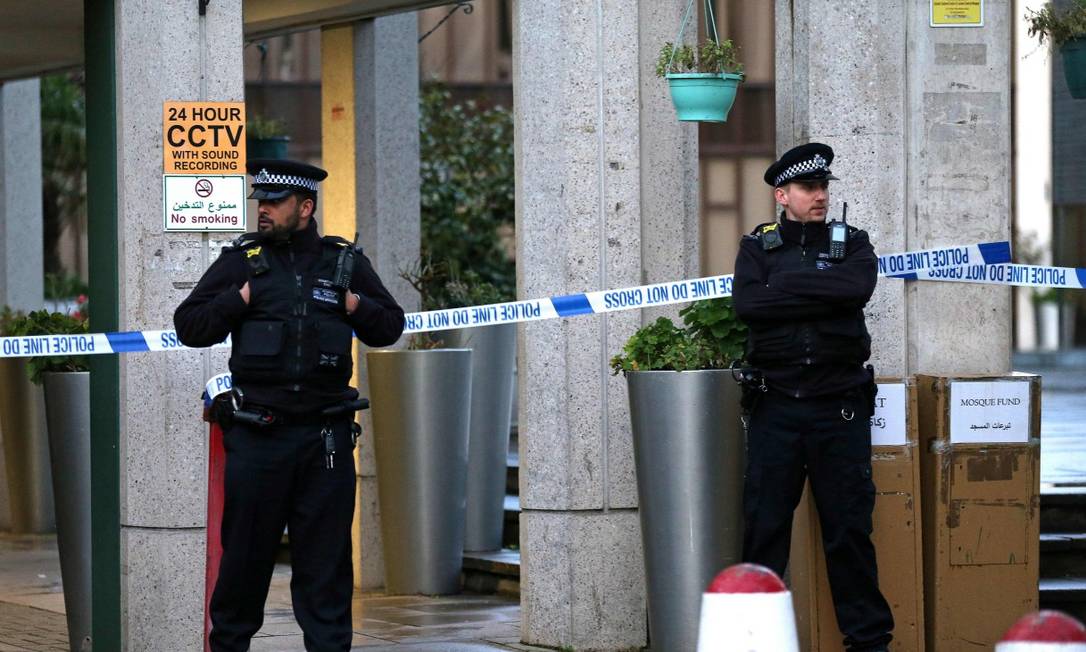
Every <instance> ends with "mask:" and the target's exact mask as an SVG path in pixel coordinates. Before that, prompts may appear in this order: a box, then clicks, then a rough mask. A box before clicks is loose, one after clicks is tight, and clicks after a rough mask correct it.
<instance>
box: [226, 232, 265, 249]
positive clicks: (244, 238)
mask: <svg viewBox="0 0 1086 652" xmlns="http://www.w3.org/2000/svg"><path fill="white" fill-rule="evenodd" d="M261 237H262V236H261V234H260V232H259V231H253V232H251V233H243V234H241V235H239V236H238V237H236V238H234V240H233V241H232V242H231V243H230V244H228V245H226V246H225V247H223V248H222V251H223V253H226V252H228V251H240V250H241V249H248V248H249V247H252V246H253V245H256V244H259V243H260V239H261Z"/></svg>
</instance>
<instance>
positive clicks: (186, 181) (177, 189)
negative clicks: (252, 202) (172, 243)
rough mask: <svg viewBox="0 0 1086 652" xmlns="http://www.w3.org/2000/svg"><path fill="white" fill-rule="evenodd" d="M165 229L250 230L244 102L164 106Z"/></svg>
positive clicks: (163, 187)
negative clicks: (246, 178) (246, 210)
mask: <svg viewBox="0 0 1086 652" xmlns="http://www.w3.org/2000/svg"><path fill="white" fill-rule="evenodd" d="M162 156H163V160H162V200H163V206H162V212H163V229H164V230H165V231H232V232H244V231H245V209H246V201H245V103H244V102H173V101H171V102H165V103H163V105H162Z"/></svg>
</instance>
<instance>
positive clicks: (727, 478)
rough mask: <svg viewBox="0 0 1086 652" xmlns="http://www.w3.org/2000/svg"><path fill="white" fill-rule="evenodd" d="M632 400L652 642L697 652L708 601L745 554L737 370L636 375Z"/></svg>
mask: <svg viewBox="0 0 1086 652" xmlns="http://www.w3.org/2000/svg"><path fill="white" fill-rule="evenodd" d="M626 379H627V386H628V389H629V392H630V418H631V421H632V425H633V443H634V459H635V464H636V468H637V495H638V506H639V507H638V511H639V514H640V517H641V539H642V542H643V545H644V554H645V579H646V584H647V589H648V609H649V638H650V640H651V641H652V649H653V650H654V651H657V652H685V651H687V650H694V649H695V648H696V647H697V635H698V618H699V614H700V610H701V594H702V592H704V591H705V588H706V587H707V586H708V585H709V582H710V580H712V578H713V577H714V576H715V575H716V574H717V573H719V572H720V571H721V570H723V569H724V568H725V567H727V566H730V565H732V564H735V563H738V562H739V561H740V558H741V556H742V546H743V538H742V537H743V535H742V528H743V509H742V508H743V474H744V466H745V460H746V446H745V440H744V436H743V429H742V424H741V422H740V420H739V396H740V392H739V387H738V386H737V385H736V383H735V381H734V380H732V375H731V372H730V371H728V370H705V371H682V372H678V371H636V372H629V373H628V374H627V376H626Z"/></svg>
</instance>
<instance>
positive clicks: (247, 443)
mask: <svg viewBox="0 0 1086 652" xmlns="http://www.w3.org/2000/svg"><path fill="white" fill-rule="evenodd" d="M247 167H248V171H249V173H250V174H252V175H253V184H252V187H253V192H252V194H251V195H250V196H249V197H250V199H256V200H257V207H258V222H257V225H258V226H257V228H258V231H257V232H255V233H247V234H245V235H244V236H242V237H240V238H238V239H237V240H236V241H235V242H234V245H233V246H230V247H226V248H224V249H223V252H222V255H220V256H219V258H218V259H217V260H216V261H215V262H214V263H213V264H212V265H211V267H210V268H209V269H208V270H207V272H206V273H205V274H204V276H203V278H201V279H200V282H199V283H198V284H197V285H196V288H195V289H193V291H192V294H190V295H189V297H188V298H187V299H185V301H184V302H182V303H181V305H180V306H178V308H177V311H176V312H175V313H174V325H175V327H176V328H177V335H178V337H179V339H180V340H181V342H183V343H184V344H186V345H188V346H211V345H212V344H217V343H219V342H222V341H223V340H225V339H226V336H227V335H229V336H230V337H231V343H232V350H231V355H230V371H231V373H232V375H233V384H234V388H235V390H234V392H233V393H232V394H230V395H223V396H224V398H226V399H227V401H226V403H225V404H224V403H223V402H222V401H220V402H219V403H218V404H217V405H216V407H215V412H216V414H217V416H218V418H219V420H220V423H223V425H224V435H225V436H224V445H225V448H226V478H225V486H224V491H225V505H224V511H223V522H222V543H223V556H222V562H221V566H220V571H219V577H218V581H217V583H216V586H215V592H214V594H213V595H212V598H211V622H212V630H211V635H210V643H211V649H212V650H214V651H216V652H219V651H226V650H238V651H241V650H248V649H249V641H250V639H251V637H252V636H253V634H255V633H256V632H257V631H258V630H259V629H260V626H261V623H262V622H263V618H264V602H265V599H266V598H267V595H268V585H269V582H270V580H271V575H272V570H273V568H274V566H275V555H276V550H277V549H278V546H279V542H280V539H281V538H282V535H283V527H284V526H288V528H289V532H290V548H291V549H290V558H291V565H292V578H291V598H292V601H293V605H294V615H295V618H297V620H298V624H299V625H300V626H301V628H302V632H303V633H304V641H305V647H306V649H307V650H349V649H350V647H351V638H352V627H351V592H352V587H353V574H352V568H351V535H350V525H351V519H352V517H353V514H354V497H355V470H354V458H353V455H352V450H353V448H354V434H355V432H354V426H353V423H354V421H353V411H354V410H355V409H357V408H358V407H359V406H358V405H357V403H354V404H352V400H353V399H356V398H357V397H358V393H357V391H355V390H354V389H353V388H351V387H350V386H349V385H348V383H349V382H350V379H351V371H352V364H353V362H352V357H351V344H352V341H353V337H352V332H353V333H354V334H356V335H357V336H358V339H360V340H361V341H362V342H364V343H366V344H368V345H370V346H386V345H389V344H392V343H393V342H395V341H396V340H397V339H398V338H399V337H400V334H401V333H402V332H403V327H404V313H403V310H402V309H401V308H400V306H399V305H397V303H396V301H395V300H394V299H393V298H392V296H391V295H390V294H389V293H388V291H387V290H386V289H385V287H384V285H382V283H381V280H380V279H379V278H378V277H377V274H376V272H374V270H373V267H372V266H371V265H370V262H369V260H368V259H367V258H366V257H365V256H364V255H363V254H362V252H361V250H358V249H356V248H355V247H354V246H353V245H352V244H351V243H350V242H348V241H346V240H344V239H342V238H337V237H332V236H325V237H323V238H322V237H321V236H320V234H319V233H318V232H317V222H316V220H315V218H314V215H313V213H314V211H315V210H316V207H317V184H318V182H319V181H321V180H323V179H324V178H325V177H326V176H327V172H325V171H324V170H322V169H320V168H317V167H314V166H312V165H306V164H304V163H298V162H294V161H286V160H270V159H254V160H250V161H249V162H248V165H247ZM341 408H343V409H341ZM330 414H333V416H329V415H330ZM243 415H244V416H245V417H246V418H245V419H244V420H243V419H242V418H241V417H242V416H243Z"/></svg>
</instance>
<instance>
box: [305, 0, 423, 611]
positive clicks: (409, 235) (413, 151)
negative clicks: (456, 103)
mask: <svg viewBox="0 0 1086 652" xmlns="http://www.w3.org/2000/svg"><path fill="white" fill-rule="evenodd" d="M417 40H418V18H417V16H416V14H414V13H404V14H397V15H393V16H388V17H384V18H377V19H371V20H364V21H361V22H358V23H354V24H352V25H346V26H340V27H333V28H328V29H325V30H324V31H323V32H322V33H321V82H322V83H321V105H322V106H321V114H322V118H321V143H322V145H321V146H322V151H323V160H324V165H325V167H326V168H327V169H328V171H329V179H328V181H327V182H326V183H325V186H326V191H325V200H326V201H325V204H324V206H325V208H324V215H325V218H324V223H325V224H324V227H325V232H326V233H335V234H337V235H342V236H344V237H347V238H353V237H354V234H355V232H356V231H357V232H358V234H359V243H360V244H361V245H362V248H363V250H364V251H365V254H366V256H367V257H369V259H370V261H371V262H372V263H373V265H374V268H375V269H376V270H377V273H378V274H379V275H380V277H381V280H382V281H383V282H384V284H385V286H386V287H387V288H388V290H389V292H391V293H392V296H394V297H395V298H396V300H397V301H398V302H399V303H400V305H401V306H403V308H404V310H407V311H415V310H418V305H419V297H418V293H417V292H415V290H414V289H413V288H412V287H411V285H410V284H409V283H407V282H406V281H404V280H403V279H401V278H400V271H401V270H402V269H404V268H406V267H408V266H410V265H411V264H412V263H413V262H414V261H416V260H417V259H418V257H419V75H418V45H417ZM359 348H360V349H363V351H362V352H360V353H359V356H358V357H357V359H356V362H357V363H358V364H356V365H355V369H356V370H357V373H356V379H355V382H356V383H357V387H358V388H359V391H360V392H361V394H362V395H363V396H367V395H368V394H369V391H368V386H369V385H368V383H367V381H366V374H365V369H364V367H363V365H364V364H365V354H364V349H365V347H361V346H360V347H359ZM362 424H363V433H364V434H363V438H362V439H361V440H360V442H359V443H360V445H359V448H358V453H357V454H358V461H357V463H356V469H357V473H358V499H357V500H358V503H357V505H358V506H357V509H356V512H355V523H354V536H353V540H354V550H355V552H354V560H355V563H354V571H355V587H356V588H359V589H363V590H372V589H377V588H381V587H382V586H384V574H385V566H384V554H383V552H382V549H381V530H380V514H379V511H378V507H377V467H376V462H375V459H374V454H373V429H372V427H371V421H370V414H369V412H363V413H362Z"/></svg>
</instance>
